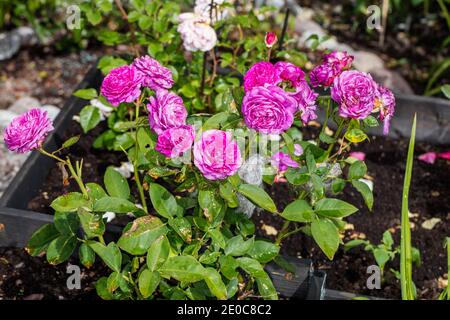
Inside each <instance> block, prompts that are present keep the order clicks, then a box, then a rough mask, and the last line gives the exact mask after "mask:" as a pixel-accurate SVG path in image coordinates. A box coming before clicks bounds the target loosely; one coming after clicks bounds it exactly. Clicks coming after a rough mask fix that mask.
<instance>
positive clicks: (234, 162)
mask: <svg viewBox="0 0 450 320" xmlns="http://www.w3.org/2000/svg"><path fill="white" fill-rule="evenodd" d="M241 163H242V158H241V152H240V150H239V147H238V145H237V142H236V140H234V139H233V136H232V134H231V132H226V131H222V130H207V131H205V132H203V133H202V136H201V137H200V140H199V141H197V142H195V143H194V164H195V166H196V167H197V168H198V169H199V170H200V171H201V173H202V174H203V176H204V177H205V178H206V179H208V180H219V179H220V180H222V179H225V178H227V177H229V176H232V175H234V174H235V173H236V172H237V171H238V169H239V167H240V166H241Z"/></svg>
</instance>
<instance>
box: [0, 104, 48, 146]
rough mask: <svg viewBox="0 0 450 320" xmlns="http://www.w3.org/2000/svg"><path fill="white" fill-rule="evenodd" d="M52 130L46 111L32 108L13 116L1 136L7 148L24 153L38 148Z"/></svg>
mask: <svg viewBox="0 0 450 320" xmlns="http://www.w3.org/2000/svg"><path fill="white" fill-rule="evenodd" d="M52 130H53V123H52V121H51V120H50V119H49V117H48V116H47V112H46V111H42V110H41V109H39V108H33V109H31V110H30V111H28V112H26V113H24V114H21V115H20V116H18V117H16V118H14V119H13V120H12V121H11V123H10V124H9V125H8V126H7V127H6V128H5V130H4V131H3V138H4V140H5V144H6V146H7V147H8V149H9V150H11V151H15V152H18V153H24V152H28V151H31V150H34V149H37V148H40V147H41V146H42V143H43V142H44V140H45V137H46V136H47V135H48V133H49V132H50V131H52Z"/></svg>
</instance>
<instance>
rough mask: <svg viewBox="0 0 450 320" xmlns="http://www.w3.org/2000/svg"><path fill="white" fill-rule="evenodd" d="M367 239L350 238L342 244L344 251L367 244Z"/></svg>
mask: <svg viewBox="0 0 450 320" xmlns="http://www.w3.org/2000/svg"><path fill="white" fill-rule="evenodd" d="M367 243H368V242H367V240H361V239H354V240H350V241H349V242H346V243H345V244H344V251H348V250H350V249H353V248H355V247H358V246H361V245H367Z"/></svg>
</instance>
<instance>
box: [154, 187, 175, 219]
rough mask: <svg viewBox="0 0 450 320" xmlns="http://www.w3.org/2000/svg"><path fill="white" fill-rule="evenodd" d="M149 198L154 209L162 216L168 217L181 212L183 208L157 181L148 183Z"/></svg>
mask: <svg viewBox="0 0 450 320" xmlns="http://www.w3.org/2000/svg"><path fill="white" fill-rule="evenodd" d="M150 200H151V201H152V204H153V207H154V208H155V210H156V211H157V212H158V213H159V214H160V215H161V216H163V217H164V218H167V219H170V218H172V217H173V216H176V215H178V216H179V215H182V213H183V208H182V207H181V206H179V205H178V203H177V200H176V199H175V197H174V196H173V195H172V194H171V193H170V192H169V191H167V189H166V188H164V187H163V186H161V185H159V184H157V183H151V184H150Z"/></svg>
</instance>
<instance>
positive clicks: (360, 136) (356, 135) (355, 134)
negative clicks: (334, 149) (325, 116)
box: [344, 128, 367, 143]
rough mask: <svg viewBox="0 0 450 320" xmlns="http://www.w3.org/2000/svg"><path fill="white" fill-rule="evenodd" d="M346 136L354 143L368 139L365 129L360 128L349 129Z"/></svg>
mask: <svg viewBox="0 0 450 320" xmlns="http://www.w3.org/2000/svg"><path fill="white" fill-rule="evenodd" d="M344 137H345V139H347V140H348V141H350V142H353V143H359V142H363V141H364V140H366V139H367V135H366V134H365V133H364V131H362V130H361V129H358V128H353V129H350V130H348V131H347V132H346V133H345V135H344Z"/></svg>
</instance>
